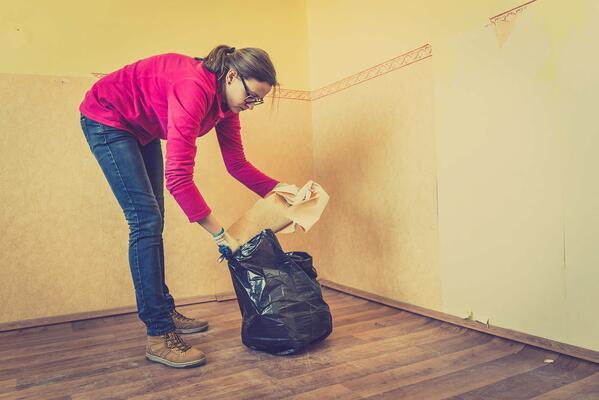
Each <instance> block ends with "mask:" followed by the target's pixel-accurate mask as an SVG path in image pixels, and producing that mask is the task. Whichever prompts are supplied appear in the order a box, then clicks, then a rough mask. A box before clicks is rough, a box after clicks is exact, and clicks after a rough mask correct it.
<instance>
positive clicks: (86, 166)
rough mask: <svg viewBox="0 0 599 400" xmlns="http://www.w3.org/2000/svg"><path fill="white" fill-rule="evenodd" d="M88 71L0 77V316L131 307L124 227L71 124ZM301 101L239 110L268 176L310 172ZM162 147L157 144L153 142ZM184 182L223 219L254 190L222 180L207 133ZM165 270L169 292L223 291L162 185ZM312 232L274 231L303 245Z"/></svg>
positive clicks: (220, 276) (290, 243) (203, 240)
mask: <svg viewBox="0 0 599 400" xmlns="http://www.w3.org/2000/svg"><path fill="white" fill-rule="evenodd" d="M94 81H95V78H78V77H49V76H41V75H39V76H38V75H11V74H2V75H0V98H2V99H8V101H5V102H3V106H2V107H0V131H2V132H3V133H4V134H3V135H2V136H1V137H2V139H1V140H2V145H1V146H0V160H1V161H0V162H1V166H2V167H1V169H0V170H1V171H2V190H1V191H0V202H1V204H2V211H1V215H0V221H2V225H3V239H2V240H1V241H0V246H1V247H0V254H2V260H1V261H0V264H1V265H0V280H1V281H2V282H3V285H2V290H0V304H2V312H1V313H0V322H7V321H15V320H25V319H31V318H38V317H48V316H53V315H64V314H70V313H75V312H83V311H92V310H103V309H108V308H113V307H119V306H125V305H133V304H135V295H134V290H133V284H132V281H131V276H130V271H129V265H128V258H127V248H128V225H127V223H126V221H125V218H124V216H123V213H122V210H121V209H120V207H119V206H118V203H117V201H116V198H115V197H114V195H113V194H112V192H111V190H110V187H109V186H108V183H107V182H106V180H105V178H104V175H103V174H102V171H101V170H100V167H99V165H98V164H97V162H96V160H95V158H94V157H93V154H92V153H91V151H90V150H89V147H88V145H87V142H86V141H85V138H84V136H83V133H82V131H81V127H80V125H79V114H78V111H77V109H78V105H79V103H80V101H81V99H82V97H83V94H84V93H85V91H86V90H87V88H88V87H90V86H91V85H92V84H93V82H94ZM309 121H310V106H309V103H307V102H305V101H298V100H285V99H281V100H280V101H279V102H278V106H277V107H276V108H275V109H273V110H271V108H270V103H267V104H265V105H264V106H262V108H260V107H257V108H256V109H255V110H254V111H253V112H252V113H251V114H250V113H246V114H245V115H242V125H243V131H242V133H243V137H244V145H245V149H246V156H247V158H248V159H249V160H250V161H252V162H253V163H254V164H255V165H256V166H257V167H258V168H260V169H261V170H263V171H264V172H265V173H267V174H269V175H271V176H272V177H274V178H275V179H279V180H282V181H285V182H290V183H296V184H298V185H301V184H303V183H304V182H306V181H307V180H309V179H312V140H311V135H310V125H309ZM163 146H164V142H163ZM195 181H196V183H197V184H198V186H199V188H200V190H201V191H202V194H203V195H204V196H205V198H206V200H207V202H208V204H209V205H210V206H211V208H212V209H213V212H214V213H215V215H216V216H217V218H219V220H220V221H221V223H223V225H225V226H228V225H229V224H231V223H232V222H233V221H234V220H235V219H237V218H238V217H239V216H240V215H241V214H242V213H243V212H244V211H245V210H246V209H248V208H249V207H250V206H251V205H252V204H253V202H254V201H256V200H257V199H258V198H259V197H258V196H257V195H255V194H254V193H253V192H251V191H250V190H249V189H247V188H245V186H243V185H242V184H241V183H239V182H237V181H236V180H234V179H233V178H232V177H230V176H229V175H228V174H227V172H226V170H225V167H224V164H223V161H222V157H221V154H220V150H219V147H218V143H217V141H216V136H215V134H214V132H211V133H210V134H208V135H207V136H204V137H202V138H200V139H199V140H198V156H197V163H196V176H195ZM165 208H166V211H165V215H166V218H165V232H164V243H165V258H166V260H165V268H166V276H167V278H166V280H167V285H169V288H170V289H171V292H172V294H173V295H174V296H175V299H177V298H179V297H191V296H201V295H211V294H214V293H220V292H229V291H232V290H233V289H232V286H231V282H230V276H229V272H228V269H227V267H226V265H225V263H224V262H223V263H220V264H219V263H218V262H217V258H218V255H219V254H218V251H217V249H216V246H215V245H214V243H213V242H212V240H211V238H210V236H209V235H208V233H207V232H206V231H205V230H204V229H203V228H201V226H199V225H198V224H190V223H189V222H188V221H187V219H186V217H185V215H184V214H183V212H182V211H181V210H180V208H179V206H178V205H177V204H176V202H175V201H174V200H173V198H172V197H171V196H170V195H169V194H168V192H167V191H166V190H165ZM313 235H314V234H313V233H312V231H310V232H308V233H305V234H298V235H294V236H285V235H281V242H282V244H283V246H284V247H285V248H288V249H289V250H304V251H308V252H313V250H314V245H315V241H314V240H313V238H312V239H311V240H310V238H311V237H313Z"/></svg>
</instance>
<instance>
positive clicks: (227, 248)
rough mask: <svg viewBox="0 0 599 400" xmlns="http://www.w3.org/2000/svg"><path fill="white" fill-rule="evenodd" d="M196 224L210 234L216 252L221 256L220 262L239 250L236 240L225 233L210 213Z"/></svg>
mask: <svg viewBox="0 0 599 400" xmlns="http://www.w3.org/2000/svg"><path fill="white" fill-rule="evenodd" d="M198 224H200V225H202V227H203V228H204V229H206V230H207V231H208V232H209V233H210V235H211V236H212V239H213V240H214V242H215V243H216V245H217V246H218V251H219V253H220V254H221V258H220V261H222V259H223V258H229V257H230V256H231V255H233V253H235V252H236V251H237V249H239V243H238V242H237V240H235V238H233V237H232V236H231V235H229V234H228V233H227V232H226V231H225V228H223V226H222V225H221V224H220V222H218V220H217V219H216V217H215V216H214V215H212V213H210V214H209V215H208V216H207V217H206V218H204V219H202V220H200V221H198Z"/></svg>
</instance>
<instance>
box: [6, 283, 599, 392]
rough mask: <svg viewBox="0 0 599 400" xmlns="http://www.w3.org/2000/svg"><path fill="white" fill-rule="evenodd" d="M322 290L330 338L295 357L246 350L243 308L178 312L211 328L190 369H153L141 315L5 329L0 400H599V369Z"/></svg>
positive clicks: (209, 306) (230, 305)
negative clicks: (200, 360)
mask: <svg viewBox="0 0 599 400" xmlns="http://www.w3.org/2000/svg"><path fill="white" fill-rule="evenodd" d="M324 293H325V299H326V300H327V302H328V303H329V305H330V306H331V310H332V312H333V319H334V331H333V334H332V335H331V336H330V337H329V338H328V339H326V340H325V341H324V342H322V343H320V344H318V345H316V346H314V347H313V348H311V349H310V351H308V352H306V353H304V354H302V355H296V356H287V357H279V356H271V355H268V354H265V353H260V352H256V351H253V350H250V349H248V348H246V347H245V346H243V344H242V343H241V340H240V336H239V329H240V314H239V308H238V306H237V303H236V301H235V300H233V301H224V302H218V303H217V302H213V303H204V304H197V305H191V306H186V307H181V308H179V310H180V311H181V312H183V313H184V314H187V315H190V316H194V317H200V318H204V319H208V320H209V322H210V329H209V330H208V331H207V332H203V333H198V334H195V335H185V336H184V338H186V339H187V340H188V342H189V343H190V344H193V345H198V346H199V347H200V348H201V349H202V350H203V351H204V352H205V353H206V354H207V358H208V363H207V364H206V365H205V366H202V367H199V368H193V369H184V370H177V369H172V368H168V367H165V366H162V365H160V364H155V363H152V362H150V361H147V360H146V359H145V358H144V352H145V329H144V327H143V325H142V324H141V322H140V321H139V320H138V319H137V315H135V314H129V315H123V316H118V317H107V318H98V319H93V320H87V321H78V322H72V323H65V324H60V325H53V326H48V327H40V328H31V329H24V330H21V331H12V332H5V333H0V360H1V361H2V363H1V364H0V399H36V400H37V399H86V400H87V399H131V398H135V399H137V398H139V399H142V398H143V399H186V398H194V399H315V400H322V399H410V400H416V399H425V400H433V399H462V400H467V399H468V400H473V399H484V400H492V399H509V400H516V399H535V400H550V399H554V400H557V399H559V400H565V399H567V400H582V399H587V400H590V399H594V400H597V399H599V365H598V364H593V363H590V362H587V361H582V360H578V359H575V358H572V357H569V356H563V355H559V354H556V353H552V352H550V351H546V350H542V349H538V348H534V347H531V346H527V345H523V344H520V343H517V342H512V341H509V340H505V339H501V338H497V337H493V336H490V335H487V334H484V333H480V332H476V331H471V330H468V329H465V328H460V327H456V326H454V325H451V324H447V323H443V322H439V321H436V320H432V319H429V318H425V317H421V316H419V315H416V314H411V313H408V312H404V311H400V310H397V309H394V308H390V307H387V306H383V305H380V304H377V303H372V302H369V301H366V300H363V299H359V298H356V297H353V296H350V295H346V294H343V293H340V292H336V291H333V290H330V289H324ZM546 360H553V361H554V362H553V363H549V362H547V361H546Z"/></svg>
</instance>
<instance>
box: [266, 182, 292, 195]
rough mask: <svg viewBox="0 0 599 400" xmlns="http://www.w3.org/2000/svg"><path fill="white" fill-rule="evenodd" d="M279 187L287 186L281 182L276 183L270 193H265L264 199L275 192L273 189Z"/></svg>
mask: <svg viewBox="0 0 599 400" xmlns="http://www.w3.org/2000/svg"><path fill="white" fill-rule="evenodd" d="M281 186H287V183H283V182H279V183H277V185H276V186H275V187H274V188H272V190H271V191H270V192H268V193H266V195H265V196H264V197H265V198H266V197H268V196H270V195H271V194H273V193H274V192H275V189H277V188H279V187H281Z"/></svg>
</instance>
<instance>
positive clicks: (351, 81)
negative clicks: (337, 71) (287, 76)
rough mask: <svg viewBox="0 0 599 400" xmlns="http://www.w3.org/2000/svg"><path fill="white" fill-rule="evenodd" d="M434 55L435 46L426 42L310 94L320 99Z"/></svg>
mask: <svg viewBox="0 0 599 400" xmlns="http://www.w3.org/2000/svg"><path fill="white" fill-rule="evenodd" d="M432 55H433V48H432V46H431V45H430V44H425V45H424V46H422V47H419V48H417V49H415V50H412V51H410V52H407V53H404V54H402V55H400V56H397V57H395V58H392V59H391V60H388V61H385V62H384V63H381V64H378V65H375V66H374V67H371V68H368V69H366V70H364V71H361V72H358V73H357V74H354V75H351V76H348V77H347V78H344V79H341V80H339V81H337V82H334V83H331V84H330V85H327V86H325V87H322V88H320V89H316V90H314V91H312V94H311V96H310V99H311V100H318V99H322V98H323V97H326V96H328V95H331V94H333V93H337V92H339V91H341V90H344V89H347V88H349V87H352V86H355V85H357V84H360V83H362V82H366V81H368V80H370V79H374V78H377V77H379V76H381V75H384V74H386V73H389V72H391V71H395V70H397V69H400V68H403V67H405V66H408V65H410V64H413V63H415V62H417V61H421V60H424V59H426V58H429V57H431V56H432Z"/></svg>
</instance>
